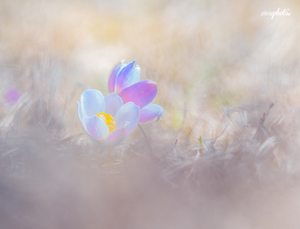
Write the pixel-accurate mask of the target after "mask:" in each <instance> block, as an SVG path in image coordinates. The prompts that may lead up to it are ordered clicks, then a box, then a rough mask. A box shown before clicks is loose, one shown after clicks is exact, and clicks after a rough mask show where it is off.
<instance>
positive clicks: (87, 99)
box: [80, 89, 105, 117]
mask: <svg viewBox="0 0 300 229" xmlns="http://www.w3.org/2000/svg"><path fill="white" fill-rule="evenodd" d="M80 109H81V112H82V114H83V115H84V116H89V117H90V116H95V115H96V114H97V113H99V112H101V111H104V110H105V101H104V96H103V94H102V93H101V92H100V91H98V90H95V89H87V90H85V91H84V92H83V93H82V94H81V97H80Z"/></svg>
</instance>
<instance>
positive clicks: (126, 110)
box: [115, 102, 140, 134]
mask: <svg viewBox="0 0 300 229" xmlns="http://www.w3.org/2000/svg"><path fill="white" fill-rule="evenodd" d="M139 119H140V108H139V107H138V106H137V105H135V104H134V103H132V102H129V103H126V104H124V105H122V106H121V107H120V109H119V110H118V112H117V114H116V116H115V120H116V123H117V130H118V129H124V130H125V131H126V133H127V134H128V133H130V132H131V131H132V130H133V129H134V128H135V127H136V126H137V124H138V122H139Z"/></svg>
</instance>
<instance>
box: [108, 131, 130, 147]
mask: <svg viewBox="0 0 300 229" xmlns="http://www.w3.org/2000/svg"><path fill="white" fill-rule="evenodd" d="M126 134H127V133H126V129H124V128H123V129H117V130H115V131H114V132H112V133H111V134H110V135H109V136H108V138H107V139H106V141H107V142H108V143H109V144H115V143H118V142H120V141H121V140H122V139H123V138H124V137H125V136H126Z"/></svg>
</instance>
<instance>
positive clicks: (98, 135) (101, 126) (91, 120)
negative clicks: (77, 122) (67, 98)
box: [81, 116, 109, 140]
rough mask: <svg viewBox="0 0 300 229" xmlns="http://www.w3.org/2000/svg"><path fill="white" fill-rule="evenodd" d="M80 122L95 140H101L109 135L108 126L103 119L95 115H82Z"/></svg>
mask: <svg viewBox="0 0 300 229" xmlns="http://www.w3.org/2000/svg"><path fill="white" fill-rule="evenodd" d="M81 123H82V125H83V127H84V129H85V130H86V132H87V133H88V134H89V135H90V136H91V137H93V138H94V139H96V140H103V139H105V138H107V137H108V135H109V129H108V126H107V125H106V124H105V122H104V120H103V119H101V118H98V117H97V116H93V117H84V118H83V119H82V120H81Z"/></svg>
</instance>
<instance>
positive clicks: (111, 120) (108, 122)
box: [96, 112, 116, 133]
mask: <svg viewBox="0 0 300 229" xmlns="http://www.w3.org/2000/svg"><path fill="white" fill-rule="evenodd" d="M96 116H97V117H98V118H102V119H103V120H104V122H105V124H106V125H107V126H108V129H109V132H110V133H111V132H113V131H114V130H115V129H116V122H115V120H114V118H113V116H112V115H110V114H107V113H105V112H99V113H98V114H96Z"/></svg>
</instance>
